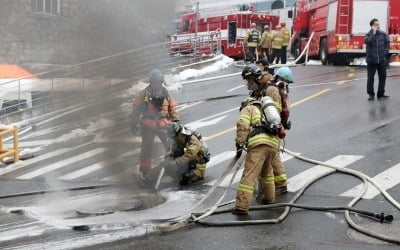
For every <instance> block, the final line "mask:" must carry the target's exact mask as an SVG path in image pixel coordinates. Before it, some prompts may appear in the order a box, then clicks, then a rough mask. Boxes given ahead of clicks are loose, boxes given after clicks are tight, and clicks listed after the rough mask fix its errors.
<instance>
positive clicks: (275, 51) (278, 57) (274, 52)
mask: <svg viewBox="0 0 400 250" xmlns="http://www.w3.org/2000/svg"><path fill="white" fill-rule="evenodd" d="M281 55H282V52H281V49H272V57H271V61H270V63H271V64H273V63H275V64H279V62H280V61H281ZM275 58H276V62H274V61H275Z"/></svg>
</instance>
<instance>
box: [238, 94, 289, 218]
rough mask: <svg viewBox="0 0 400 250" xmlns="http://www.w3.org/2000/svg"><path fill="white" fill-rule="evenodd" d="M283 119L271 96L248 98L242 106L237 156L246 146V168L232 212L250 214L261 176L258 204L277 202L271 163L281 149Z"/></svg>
mask: <svg viewBox="0 0 400 250" xmlns="http://www.w3.org/2000/svg"><path fill="white" fill-rule="evenodd" d="M280 123H281V121H280V116H279V112H278V110H277V109H276V108H275V105H274V102H273V101H272V99H271V98H270V97H269V96H266V97H263V100H262V101H261V102H260V101H257V100H256V99H255V98H252V97H248V98H247V99H245V100H244V101H243V102H242V104H241V107H240V115H239V118H238V121H237V132H236V139H235V140H236V149H237V153H236V157H237V158H239V157H240V156H241V154H242V151H243V150H244V148H245V147H247V156H246V163H245V168H244V171H243V175H242V178H241V180H240V183H239V187H238V190H237V195H236V205H235V208H234V210H233V211H232V213H234V214H239V215H240V214H247V213H248V211H249V208H250V202H251V199H252V197H253V193H254V186H255V184H256V181H257V179H258V177H259V176H260V177H261V179H260V181H261V191H260V192H261V197H260V199H259V202H261V203H262V204H270V203H274V202H275V184H274V180H275V178H274V172H273V169H272V162H273V160H274V158H275V157H276V155H277V154H278V150H279V144H280V142H279V140H280V139H279V137H278V133H279V130H280Z"/></svg>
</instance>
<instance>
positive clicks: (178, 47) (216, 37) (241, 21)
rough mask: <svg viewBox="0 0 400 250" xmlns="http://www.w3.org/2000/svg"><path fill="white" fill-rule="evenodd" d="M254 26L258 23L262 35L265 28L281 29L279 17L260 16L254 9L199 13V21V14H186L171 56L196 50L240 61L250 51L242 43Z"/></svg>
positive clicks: (173, 36) (203, 53)
mask: <svg viewBox="0 0 400 250" xmlns="http://www.w3.org/2000/svg"><path fill="white" fill-rule="evenodd" d="M196 23H197V30H196ZM251 23H256V24H257V30H258V31H260V32H261V31H262V30H263V27H264V25H265V24H268V25H269V26H270V27H275V26H276V25H278V23H279V16H276V15H270V14H265V13H258V12H255V11H254V9H253V8H252V7H250V8H248V9H246V10H244V9H242V8H240V9H238V10H230V11H224V12H220V13H215V12H214V13H208V14H207V13H201V12H200V13H199V14H198V18H197V21H196V13H188V14H184V15H182V17H181V19H180V21H179V24H178V32H177V34H175V35H172V36H171V47H170V50H171V53H181V54H184V53H193V52H194V49H195V46H196V51H197V54H199V55H210V54H213V53H215V52H217V51H221V53H223V54H225V55H227V56H229V57H233V58H241V57H243V56H244V51H247V49H246V50H245V49H244V46H243V39H244V37H245V36H246V33H247V32H248V30H249V29H250V24H251ZM196 31H197V36H196ZM196 37H197V39H196ZM195 41H197V44H196V43H195ZM245 53H246V52H245Z"/></svg>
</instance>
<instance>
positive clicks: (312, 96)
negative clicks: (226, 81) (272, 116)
mask: <svg viewBox="0 0 400 250" xmlns="http://www.w3.org/2000/svg"><path fill="white" fill-rule="evenodd" d="M329 91H331V89H324V90H322V91H319V92H317V93H315V94H313V95H311V96H308V97H306V98H303V99H301V100H299V101H297V102H295V103H292V104H291V105H290V107H291V108H293V107H295V106H297V105H300V104H302V103H304V102H307V101H309V100H311V99H313V98H316V97H318V96H321V95H323V94H325V93H327V92H329ZM233 110H237V108H235V109H231V111H233ZM225 112H226V111H225ZM217 115H220V114H217ZM208 119H209V118H208ZM199 121H200V120H199ZM235 130H236V127H232V128H228V129H225V130H223V131H220V132H218V133H216V134H213V135H210V136H205V137H204V140H205V141H209V140H212V139H215V138H217V137H219V136H221V135H224V134H227V133H229V132H232V131H235Z"/></svg>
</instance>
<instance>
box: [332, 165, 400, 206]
mask: <svg viewBox="0 0 400 250" xmlns="http://www.w3.org/2000/svg"><path fill="white" fill-rule="evenodd" d="M372 179H373V180H374V181H375V182H377V183H378V184H379V186H380V187H381V188H383V189H384V190H388V189H390V188H392V187H394V186H396V185H397V184H399V183H400V163H399V164H397V165H394V166H393V167H391V168H389V169H387V170H385V171H383V172H381V173H380V174H378V175H376V176H375V177H373V178H372ZM363 188H364V184H359V185H357V186H355V187H354V188H352V189H350V190H348V191H346V192H344V193H342V194H340V196H346V197H356V196H357V195H359V194H360V192H361V191H362V189H363ZM378 194H379V191H378V190H377V189H376V188H375V187H374V186H372V185H371V184H368V190H367V192H366V193H365V195H364V197H363V199H372V198H374V197H375V196H377V195H378Z"/></svg>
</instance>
